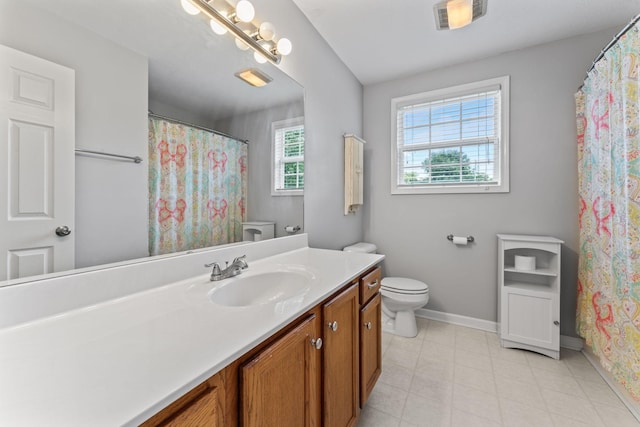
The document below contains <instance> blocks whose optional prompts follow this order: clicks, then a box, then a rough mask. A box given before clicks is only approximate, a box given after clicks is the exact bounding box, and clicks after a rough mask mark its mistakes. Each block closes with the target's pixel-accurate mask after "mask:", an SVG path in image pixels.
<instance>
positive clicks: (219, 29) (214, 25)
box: [209, 12, 228, 36]
mask: <svg viewBox="0 0 640 427" xmlns="http://www.w3.org/2000/svg"><path fill="white" fill-rule="evenodd" d="M220 15H222V16H224V17H225V18H226V17H227V14H226V13H225V12H220ZM209 26H210V27H211V30H212V31H213V32H214V33H216V34H218V35H220V36H221V35H223V34H226V33H227V31H228V30H227V27H225V26H223V25H222V24H221V23H220V22H218V21H217V20H215V19H212V20H210V21H209Z"/></svg>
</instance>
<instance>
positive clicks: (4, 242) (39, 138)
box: [0, 45, 75, 281]
mask: <svg viewBox="0 0 640 427" xmlns="http://www.w3.org/2000/svg"><path fill="white" fill-rule="evenodd" d="M74 149H75V72H74V70H72V69H69V68H66V67H63V66H61V65H58V64H55V63H53V62H49V61H46V60H44V59H41V58H38V57H36V56H32V55H28V54H26V53H23V52H20V51H18V50H15V49H11V48H9V47H6V46H3V45H0V281H2V280H8V279H17V278H20V277H25V276H32V275H36V274H44V273H50V272H54V271H62V270H69V269H72V268H73V267H74V258H75V254H74V235H73V233H71V234H67V235H62V236H60V235H57V234H56V229H57V228H58V227H61V229H60V230H59V234H65V230H64V229H62V227H68V229H69V230H70V231H73V230H74V209H75V204H74V194H75V172H74V154H75V153H74Z"/></svg>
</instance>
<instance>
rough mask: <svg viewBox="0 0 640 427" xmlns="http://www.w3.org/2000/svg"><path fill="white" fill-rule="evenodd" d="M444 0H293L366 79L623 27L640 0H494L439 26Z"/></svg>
mask: <svg viewBox="0 0 640 427" xmlns="http://www.w3.org/2000/svg"><path fill="white" fill-rule="evenodd" d="M440 1H441V0H293V2H294V3H296V4H297V5H298V7H299V8H300V9H301V10H302V12H303V13H304V14H305V15H306V16H307V18H308V19H309V21H311V23H312V24H313V25H314V26H315V28H316V29H317V30H318V32H319V33H320V34H321V35H322V36H323V37H324V38H325V40H327V42H328V43H329V45H330V46H331V48H333V50H334V51H336V53H337V54H338V56H339V57H340V58H341V59H342V61H343V62H344V63H345V64H346V65H347V67H349V69H351V71H352V72H353V73H354V74H355V76H356V77H357V78H358V80H360V82H361V83H362V84H365V85H366V84H370V83H376V82H381V81H385V80H390V79H394V78H398V77H402V76H406V75H411V74H415V73H418V72H421V71H427V70H432V69H435V68H440V67H444V66H448V65H452V64H456V63H461V62H466V61H471V60H475V59H479V58H483V57H486V56H491V55H495V54H499V53H502V52H507V51H511V50H517V49H521V48H524V47H528V46H534V45H537V44H542V43H546V42H549V41H552V40H559V39H563V38H567V37H572V36H577V35H581V34H588V33H592V32H596V31H598V30H602V29H605V28H611V27H620V29H621V28H622V27H623V26H624V25H625V24H626V23H627V22H628V21H630V20H631V19H632V18H633V17H634V16H635V15H637V14H638V13H640V0H488V5H487V14H486V15H485V16H484V17H482V18H480V19H478V20H476V21H475V22H473V23H472V24H471V25H469V26H467V27H464V28H461V29H458V30H453V31H438V30H436V27H435V17H434V13H433V7H434V5H435V4H436V3H439V2H440Z"/></svg>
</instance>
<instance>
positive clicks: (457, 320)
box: [416, 308, 498, 332]
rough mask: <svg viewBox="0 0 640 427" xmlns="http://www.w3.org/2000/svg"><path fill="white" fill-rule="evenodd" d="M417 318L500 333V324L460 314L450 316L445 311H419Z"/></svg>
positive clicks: (417, 311) (420, 309) (425, 309)
mask: <svg viewBox="0 0 640 427" xmlns="http://www.w3.org/2000/svg"><path fill="white" fill-rule="evenodd" d="M416 316H418V317H423V318H425V319H430V320H437V321H439V322H445V323H451V324H452V325H460V326H466V327H468V328H474V329H480V330H482V331H487V332H498V324H497V323H496V322H491V321H489V320H483V319H476V318H475V317H468V316H461V315H459V314H450V313H445V312H443V311H435V310H429V309H428V308H419V309H417V310H416Z"/></svg>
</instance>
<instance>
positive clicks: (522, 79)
mask: <svg viewBox="0 0 640 427" xmlns="http://www.w3.org/2000/svg"><path fill="white" fill-rule="evenodd" d="M616 30H617V29H611V30H607V31H603V32H599V33H595V34H592V35H587V36H581V37H575V38H571V39H566V40H561V41H557V42H553V43H549V44H545V45H541V46H537V47H533V48H528V49H523V50H519V51H514V52H510V53H506V54H502V55H498V56H494V57H491V58H486V59H483V60H480V61H475V62H469V63H464V64H460V65H456V66H452V67H448V68H444V69H438V70H435V71H430V72H425V73H422V74H419V75H415V76H411V77H407V78H402V79H397V80H393V81H389V82H385V83H381V84H375V85H370V86H366V87H365V88H364V129H365V130H364V137H365V139H366V140H367V144H366V146H365V218H364V234H365V240H367V241H371V242H374V243H375V244H377V245H378V247H379V251H380V252H381V253H384V254H386V260H385V262H384V268H385V274H386V275H388V276H393V275H401V276H405V277H413V278H416V279H419V280H423V281H425V282H426V283H428V284H429V287H430V301H429V303H428V304H427V306H426V308H428V309H432V310H437V311H442V312H446V313H453V314H459V315H464V316H469V317H473V318H478V319H484V320H489V321H495V320H496V319H497V315H496V310H497V307H496V306H497V265H496V264H497V239H496V233H514V234H538V235H550V236H555V237H558V238H560V239H562V240H564V241H565V245H564V247H563V251H562V278H561V280H562V293H561V333H562V334H563V335H571V336H575V305H576V302H575V295H576V281H577V252H578V224H577V205H578V195H577V154H576V130H575V129H576V126H575V104H574V98H573V94H574V93H575V92H576V90H577V89H578V86H579V85H580V84H581V83H582V79H583V78H584V75H585V72H586V70H587V68H588V67H589V66H590V65H591V61H592V60H593V58H594V57H595V56H596V55H597V54H598V52H599V51H600V49H601V48H602V47H603V46H605V45H606V44H607V43H608V42H609V41H610V40H611V38H612V36H613V35H614V34H615V33H616ZM502 75H510V76H511V100H510V102H511V108H510V114H511V122H510V167H511V174H510V178H511V191H510V193H508V194H461V195H456V194H445V195H394V196H392V195H391V194H390V150H391V148H390V139H391V128H390V121H391V119H390V115H391V113H390V108H391V99H392V98H394V97H398V96H403V95H408V94H412V93H419V92H424V91H428V90H433V89H438V88H444V87H449V86H454V85H458V84H463V83H468V82H473V81H478V80H483V79H488V78H492V77H498V76H502ZM373 171H375V173H374V172H373ZM450 233H452V234H455V235H459V236H466V235H473V236H474V237H475V239H476V242H475V243H473V244H472V245H470V246H466V247H456V246H455V245H453V244H451V243H450V242H449V241H448V240H447V239H446V236H447V234H450Z"/></svg>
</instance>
